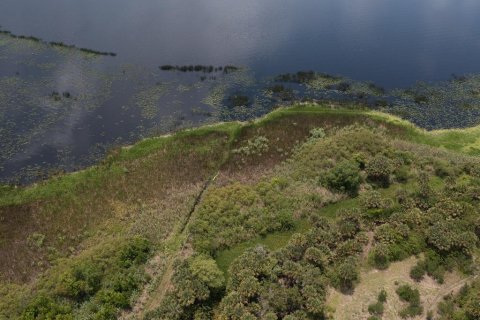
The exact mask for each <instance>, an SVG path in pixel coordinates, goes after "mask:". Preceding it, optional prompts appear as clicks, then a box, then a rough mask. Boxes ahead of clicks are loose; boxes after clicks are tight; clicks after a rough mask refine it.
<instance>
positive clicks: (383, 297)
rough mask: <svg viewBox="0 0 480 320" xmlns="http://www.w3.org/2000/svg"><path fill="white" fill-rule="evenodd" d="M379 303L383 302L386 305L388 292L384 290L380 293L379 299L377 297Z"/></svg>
mask: <svg viewBox="0 0 480 320" xmlns="http://www.w3.org/2000/svg"><path fill="white" fill-rule="evenodd" d="M377 299H378V301H379V302H381V303H385V302H387V292H386V291H385V290H384V289H382V290H381V291H380V293H379V294H378V297H377Z"/></svg>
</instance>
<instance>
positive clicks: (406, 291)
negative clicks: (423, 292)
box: [395, 284, 420, 305]
mask: <svg viewBox="0 0 480 320" xmlns="http://www.w3.org/2000/svg"><path fill="white" fill-rule="evenodd" d="M395 292H396V293H397V294H398V296H399V297H400V299H401V300H402V301H405V302H408V303H410V304H414V305H419V304H420V292H419V291H418V289H412V287H410V286H409V285H408V284H404V285H401V286H400V287H398V288H397V290H396V291H395Z"/></svg>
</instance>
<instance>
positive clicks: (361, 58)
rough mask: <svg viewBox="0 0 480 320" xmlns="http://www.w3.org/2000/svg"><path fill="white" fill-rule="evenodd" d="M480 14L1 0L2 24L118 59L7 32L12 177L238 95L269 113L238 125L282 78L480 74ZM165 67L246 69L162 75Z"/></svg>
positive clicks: (327, 1) (323, 5) (430, 1)
mask: <svg viewBox="0 0 480 320" xmlns="http://www.w3.org/2000/svg"><path fill="white" fill-rule="evenodd" d="M479 14H480V1H478V0H262V1H259V0H242V1H233V0H195V1H194V0H188V1H187V0H135V1H132V0H81V1H79V0H42V1H38V0H2V1H1V2H0V25H1V27H2V29H3V30H9V31H11V32H12V33H14V34H17V35H27V36H29V35H33V36H35V37H38V38H41V39H43V40H45V41H46V42H50V41H57V42H64V43H67V44H74V45H76V46H77V47H85V48H90V49H95V50H99V51H107V52H115V53H116V54H117V56H116V57H97V58H92V57H90V56H89V57H85V55H82V53H79V52H76V51H75V50H59V49H58V48H51V47H49V46H47V45H39V44H35V43H30V42H31V41H30V42H29V41H27V40H21V39H12V38H9V37H7V36H2V38H0V85H1V87H0V134H1V138H0V148H1V150H2V154H1V155H0V179H2V180H4V181H8V180H10V181H14V180H15V179H14V178H13V177H16V178H18V177H20V178H19V179H20V180H22V181H29V180H31V179H33V178H31V177H33V176H35V175H36V173H37V171H38V169H41V170H44V169H46V168H58V167H59V168H61V169H65V170H72V169H74V168H76V167H80V166H83V165H86V164H89V163H92V162H94V161H95V160H96V159H98V157H101V156H102V155H103V154H104V153H105V151H106V150H107V149H108V148H110V147H111V146H112V145H117V144H125V143H131V142H134V141H136V140H138V139H140V138H142V137H144V136H146V135H149V134H152V133H158V132H164V131H168V130H171V129H174V128H177V127H181V126H187V125H192V124H197V123H202V122H206V121H215V120H218V119H222V120H225V119H226V120H228V119H230V118H234V117H235V115H233V111H232V110H230V109H231V108H230V109H229V108H223V109H222V107H223V106H224V105H225V104H226V101H227V102H228V101H233V100H232V99H231V98H230V100H229V98H228V97H229V95H239V96H240V95H241V96H244V95H245V96H249V97H250V99H251V103H250V104H251V105H252V106H253V105H255V106H257V107H256V108H255V107H252V108H251V110H244V109H242V108H236V109H235V110H234V111H235V114H237V115H238V114H239V115H240V116H239V117H240V118H242V112H245V113H246V114H247V113H248V116H252V115H253V116H255V115H258V114H261V113H262V112H265V111H268V110H267V109H268V107H267V105H271V104H272V100H268V99H269V98H271V96H268V95H262V92H263V91H262V89H261V86H259V85H258V84H259V83H262V84H265V83H267V84H269V83H271V82H272V79H273V77H274V76H276V75H278V74H281V73H287V72H297V71H299V70H315V71H318V72H325V73H329V74H335V75H342V76H344V77H348V78H349V79H353V80H355V81H360V82H363V81H373V82H374V83H376V84H378V85H381V86H383V87H386V88H387V89H393V88H405V87H409V86H412V85H414V84H415V83H416V82H417V81H426V82H438V81H444V80H447V79H449V78H450V77H451V74H453V73H454V74H458V75H461V74H470V73H479V72H480V58H479V57H480V19H479ZM165 64H172V65H179V66H181V65H195V64H199V65H214V66H216V67H217V66H226V65H234V66H239V67H241V68H242V71H241V72H236V73H232V74H225V73H222V72H217V73H215V72H214V73H212V74H207V75H201V74H199V73H195V72H193V73H178V72H163V71H161V70H160V69H159V68H158V67H159V66H160V65H165ZM202 77H205V78H202ZM476 83H477V82H475V84H474V86H475V85H476ZM297 89H298V88H296V89H295V90H297ZM299 90H301V89H299ZM56 92H58V93H59V97H56V96H55V94H54V93H56ZM63 93H68V95H71V97H68V98H67V97H65V96H63ZM227 93H228V94H227ZM459 95H460V94H459ZM417 98H418V97H417ZM267 100H268V101H267ZM276 101H277V100H273V102H276ZM227 104H228V103H227ZM474 115H475V116H477V114H476V113H475V114H474ZM245 117H247V115H245ZM472 121H473V120H472ZM474 123H475V122H474ZM460 124H463V122H461V123H460ZM466 124H472V123H470V122H468V123H466ZM442 126H444V127H448V125H442V124H441V125H438V127H442ZM432 127H435V126H434V125H432Z"/></svg>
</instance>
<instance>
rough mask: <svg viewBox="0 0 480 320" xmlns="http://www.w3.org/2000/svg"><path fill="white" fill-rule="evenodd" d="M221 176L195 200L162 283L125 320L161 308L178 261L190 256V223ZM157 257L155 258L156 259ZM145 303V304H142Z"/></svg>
mask: <svg viewBox="0 0 480 320" xmlns="http://www.w3.org/2000/svg"><path fill="white" fill-rule="evenodd" d="M219 174H220V171H218V172H217V173H216V174H215V175H214V176H213V177H211V178H210V179H208V180H207V181H206V182H205V184H204V186H203V187H202V189H201V190H200V192H199V193H198V195H197V197H196V198H195V201H194V203H193V205H192V207H191V209H190V211H189V212H188V214H187V216H186V218H185V221H184V222H183V224H182V225H181V226H180V229H179V231H178V235H179V236H180V237H181V238H183V241H182V242H181V244H180V245H179V247H178V248H177V250H175V253H174V254H173V255H172V256H170V257H169V258H168V262H167V263H166V265H165V270H164V272H163V274H162V276H161V280H160V283H159V284H158V285H157V286H156V288H155V289H153V290H152V289H151V288H147V287H145V288H144V290H143V292H142V294H141V295H140V298H139V301H140V302H141V304H142V305H141V306H140V307H137V308H136V310H133V312H132V314H130V315H129V316H127V317H122V318H123V319H130V318H131V317H133V319H138V318H140V319H142V318H143V317H144V316H145V312H148V311H151V310H154V309H156V308H157V307H159V306H160V304H161V302H162V301H163V299H164V298H165V296H166V294H167V293H168V291H169V289H170V288H171V287H172V282H171V280H172V277H173V274H174V272H175V270H174V269H175V268H174V266H175V262H176V261H177V260H178V259H181V258H185V257H186V256H188V251H189V248H188V246H187V244H188V239H189V237H188V235H187V234H186V233H187V230H188V228H187V227H188V225H189V224H190V221H191V220H192V217H193V214H194V213H195V211H196V209H197V207H198V205H199V204H200V202H201V201H202V198H203V195H204V194H205V191H206V190H207V189H208V187H209V186H210V185H211V184H212V183H213V182H214V181H215V179H216V178H217V177H218V175H219ZM155 258H157V257H154V259H155ZM142 302H143V303H142Z"/></svg>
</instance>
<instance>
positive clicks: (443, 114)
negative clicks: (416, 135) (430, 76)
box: [384, 74, 480, 129]
mask: <svg viewBox="0 0 480 320" xmlns="http://www.w3.org/2000/svg"><path fill="white" fill-rule="evenodd" d="M389 95H390V96H391V97H392V98H391V99H392V103H390V105H389V106H388V107H386V108H385V109H384V110H385V111H387V112H390V113H393V114H396V115H399V116H402V117H404V118H405V119H408V120H410V121H412V122H413V123H415V124H417V125H419V126H421V127H423V128H426V129H440V128H462V127H470V126H474V125H478V124H479V123H480V75H478V74H473V75H465V76H453V77H452V79H450V80H448V81H444V82H440V83H435V84H429V83H424V82H419V83H417V84H416V85H414V86H412V87H410V88H407V89H396V90H392V91H391V92H390V93H389Z"/></svg>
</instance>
